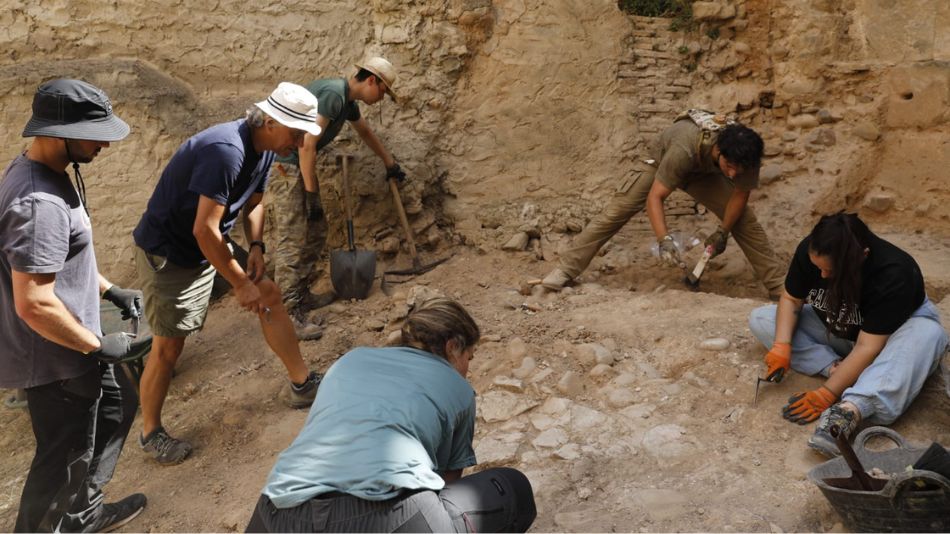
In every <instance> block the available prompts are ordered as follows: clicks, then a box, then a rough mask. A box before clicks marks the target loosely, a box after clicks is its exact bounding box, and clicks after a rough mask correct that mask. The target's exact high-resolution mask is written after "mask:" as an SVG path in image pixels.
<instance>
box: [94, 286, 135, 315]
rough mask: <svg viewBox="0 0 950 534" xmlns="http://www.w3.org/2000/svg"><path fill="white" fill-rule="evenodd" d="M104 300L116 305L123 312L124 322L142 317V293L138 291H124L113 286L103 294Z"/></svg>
mask: <svg viewBox="0 0 950 534" xmlns="http://www.w3.org/2000/svg"><path fill="white" fill-rule="evenodd" d="M102 298H104V299H106V300H108V301H109V302H111V303H113V304H115V306H116V307H117V308H119V309H120V310H122V320H123V321H128V320H129V319H131V318H133V317H141V316H142V292H141V291H138V290H136V289H122V288H121V287H119V286H117V285H113V286H112V287H110V288H109V289H107V290H106V292H105V293H103V294H102Z"/></svg>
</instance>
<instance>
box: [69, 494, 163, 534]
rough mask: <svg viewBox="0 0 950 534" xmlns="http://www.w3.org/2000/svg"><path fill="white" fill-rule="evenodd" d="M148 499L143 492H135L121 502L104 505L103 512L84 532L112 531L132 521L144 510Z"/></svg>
mask: <svg viewBox="0 0 950 534" xmlns="http://www.w3.org/2000/svg"><path fill="white" fill-rule="evenodd" d="M147 502H148V499H146V498H145V495H142V494H141V493H133V494H132V495H129V496H128V497H126V498H124V499H122V500H121V501H119V502H114V503H110V504H103V505H102V512H101V513H100V514H99V517H97V518H96V520H95V521H93V522H92V523H91V524H89V525H87V526H86V527H84V528H83V529H82V531H83V532H112V531H113V530H115V529H117V528H119V527H122V526H125V525H126V524H127V523H128V522H129V521H132V520H133V519H135V518H136V517H138V515H139V514H141V513H142V510H144V509H145V504H146V503H147Z"/></svg>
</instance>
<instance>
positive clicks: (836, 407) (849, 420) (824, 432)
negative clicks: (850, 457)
mask: <svg viewBox="0 0 950 534" xmlns="http://www.w3.org/2000/svg"><path fill="white" fill-rule="evenodd" d="M834 425H838V428H839V429H840V432H842V433H843V434H844V435H845V438H847V439H848V440H850V439H851V436H852V435H853V434H854V429H855V428H857V426H858V418H857V417H856V416H855V414H854V413H853V412H851V411H850V410H845V409H844V408H842V407H841V404H840V403H838V404H833V405H831V408H828V409H827V410H825V411H824V412H822V414H821V417H819V418H818V426H816V427H815V433H814V434H813V435H812V437H810V438H808V446H809V447H811V448H812V449H815V450H816V451H818V452H820V453H821V454H823V455H825V456H827V457H828V458H834V457H836V456H838V455H840V454H841V452H840V451H839V450H838V442H837V440H835V438H834V437H833V436H832V435H831V427H832V426H834Z"/></svg>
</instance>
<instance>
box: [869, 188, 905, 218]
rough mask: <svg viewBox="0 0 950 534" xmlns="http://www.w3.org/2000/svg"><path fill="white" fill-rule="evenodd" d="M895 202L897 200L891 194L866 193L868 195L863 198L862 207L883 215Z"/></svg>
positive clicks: (883, 192) (885, 192) (879, 192)
mask: <svg viewBox="0 0 950 534" xmlns="http://www.w3.org/2000/svg"><path fill="white" fill-rule="evenodd" d="M896 201H897V199H896V197H895V196H894V194H893V193H890V192H887V191H877V192H872V193H868V195H867V196H866V197H864V207H865V208H867V209H869V210H871V211H875V212H877V213H884V212H885V211H887V210H889V209H891V208H892V207H894V203H895V202H896Z"/></svg>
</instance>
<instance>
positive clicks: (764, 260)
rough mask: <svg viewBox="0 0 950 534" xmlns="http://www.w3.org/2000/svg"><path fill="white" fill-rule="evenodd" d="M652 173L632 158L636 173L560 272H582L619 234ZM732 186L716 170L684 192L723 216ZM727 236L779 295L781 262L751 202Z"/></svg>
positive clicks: (640, 203) (642, 200)
mask: <svg viewBox="0 0 950 534" xmlns="http://www.w3.org/2000/svg"><path fill="white" fill-rule="evenodd" d="M655 175H656V167H654V166H653V165H649V164H647V163H644V162H637V167H636V169H635V172H634V173H632V174H631V175H630V176H629V177H628V178H626V179H625V180H624V181H623V182H622V183H621V184H620V187H618V188H617V191H616V193H614V196H613V198H612V199H611V200H610V203H609V204H608V205H607V207H606V208H605V209H604V211H602V212H601V213H600V214H598V215H597V216H596V217H594V219H592V220H591V221H590V223H589V224H588V225H587V227H585V228H584V231H582V232H581V233H580V234H578V235H577V237H575V238H574V240H573V242H572V243H571V245H570V248H568V249H567V250H566V251H565V252H564V254H562V255H561V259H560V267H561V270H562V271H564V272H565V273H567V275H568V276H570V277H571V278H576V277H577V276H579V275H580V274H581V273H582V272H584V269H586V268H587V266H588V265H590V262H591V260H592V259H593V258H594V255H596V254H597V251H598V250H600V248H601V247H602V246H604V243H606V242H607V241H608V240H609V239H610V238H611V237H613V236H614V234H616V233H617V232H619V231H620V229H621V228H623V225H625V224H627V221H629V220H630V218H631V217H633V216H634V215H636V214H637V213H640V211H642V210H643V208H644V206H645V205H646V200H647V194H648V193H649V192H650V188H651V187H653V178H654V176H655ZM734 189H735V187H734V186H733V185H732V182H730V181H729V179H727V178H726V177H725V176H723V175H721V174H718V173H717V174H706V175H702V176H697V177H696V178H695V179H693V180H692V181H690V182H689V184H688V185H687V186H686V188H685V189H684V191H686V193H687V194H689V196H691V197H693V198H694V199H695V200H696V201H697V202H699V203H700V204H702V205H703V206H706V208H707V209H708V210H709V211H711V212H713V213H714V214H716V217H719V220H722V217H723V214H724V213H725V211H726V203H727V202H728V201H729V197H730V196H731V195H732V192H733V190H734ZM732 237H733V238H734V239H735V240H736V243H738V244H739V248H741V249H742V252H743V254H745V256H746V258H748V260H749V263H751V264H752V269H753V270H754V271H755V275H756V277H757V278H758V279H759V280H760V281H761V282H762V284H763V285H765V287H766V289H768V290H769V293H770V294H773V295H777V294H779V293H781V291H782V288H783V287H785V266H784V265H782V264H781V263H780V262H779V260H778V257H777V256H776V255H775V251H773V250H772V245H771V244H770V243H769V238H768V236H767V235H765V230H764V229H763V228H762V225H761V224H759V221H758V220H756V218H755V212H754V211H753V210H752V207H751V206H746V209H745V212H744V213H743V214H742V216H741V217H739V220H738V221H737V222H736V224H735V227H733V229H732Z"/></svg>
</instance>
